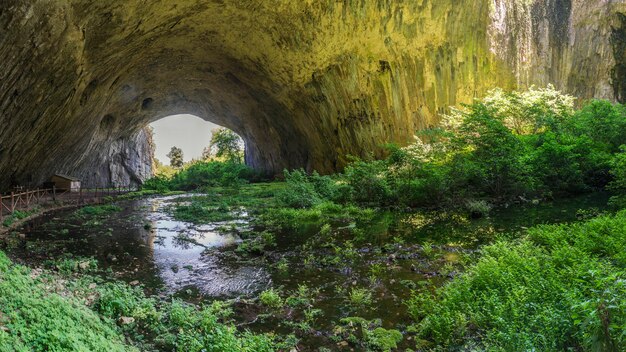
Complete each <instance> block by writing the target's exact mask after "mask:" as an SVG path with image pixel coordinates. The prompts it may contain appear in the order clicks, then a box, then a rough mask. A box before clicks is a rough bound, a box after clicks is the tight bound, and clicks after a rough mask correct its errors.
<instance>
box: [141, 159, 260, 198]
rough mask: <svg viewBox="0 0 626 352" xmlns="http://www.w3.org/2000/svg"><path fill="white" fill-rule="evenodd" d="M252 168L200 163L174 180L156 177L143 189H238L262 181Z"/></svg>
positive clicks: (230, 164)
mask: <svg viewBox="0 0 626 352" xmlns="http://www.w3.org/2000/svg"><path fill="white" fill-rule="evenodd" d="M260 178H261V177H260V175H259V174H258V173H256V172H255V171H254V170H253V169H252V168H250V167H248V166H246V165H244V164H241V163H237V162H219V161H208V162H205V161H199V162H195V163H193V164H191V165H189V166H188V167H186V168H184V169H182V170H180V171H178V172H177V173H176V174H175V175H174V176H173V177H172V178H170V179H168V178H165V177H163V176H156V177H154V178H152V179H149V180H147V181H145V182H144V184H143V188H144V189H148V190H157V191H161V192H167V191H170V190H179V191H191V190H196V189H200V188H203V187H215V186H228V187H236V186H239V185H241V184H244V183H247V182H256V181H258V180H260Z"/></svg>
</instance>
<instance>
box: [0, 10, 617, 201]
mask: <svg viewBox="0 0 626 352" xmlns="http://www.w3.org/2000/svg"><path fill="white" fill-rule="evenodd" d="M565 5H567V6H565ZM624 12H626V6H625V4H624V2H623V1H617V2H606V1H602V0H591V1H589V0H534V1H528V0H478V1H477V0H420V1H391V0H361V1H355V0H340V1H336V0H307V1H293V0H272V1H264V0H246V1H241V0H155V1H138V0H111V1H88V0H57V1H50V0H5V1H2V4H0V170H2V172H0V189H1V188H3V187H6V186H8V184H9V182H11V180H17V181H18V182H19V181H24V180H27V179H30V180H33V182H35V183H36V182H41V181H43V180H44V179H45V178H46V177H47V176H48V175H50V174H51V173H54V172H64V173H70V174H76V175H81V176H82V177H83V178H84V179H85V180H87V181H88V182H93V183H103V182H126V181H129V180H130V181H136V182H138V181H139V180H141V179H142V178H144V177H146V176H147V175H148V174H149V167H148V164H149V160H146V158H145V156H144V155H143V154H142V153H144V151H145V148H146V147H147V145H146V138H145V135H144V134H143V132H142V128H143V127H144V126H145V125H146V124H148V123H149V122H151V121H154V120H156V119H159V118H161V117H164V116H167V115H171V114H177V113H190V114H193V115H196V116H200V117H202V118H205V119H207V120H211V121H213V122H215V123H217V124H220V125H223V126H225V127H228V128H230V129H232V130H234V131H236V132H237V133H239V134H240V135H241V136H242V137H243V138H244V139H245V140H246V144H247V145H248V147H249V150H248V156H247V162H248V163H249V164H250V165H252V166H254V167H256V168H258V169H260V170H264V171H266V172H268V173H276V172H279V171H281V170H282V169H283V168H292V167H305V168H308V169H317V170H319V171H321V172H330V171H333V170H336V169H338V168H341V167H342V166H343V165H344V163H345V159H344V158H345V155H347V154H352V155H363V154H365V153H366V152H369V151H373V152H374V153H377V155H380V144H381V143H384V142H387V141H395V142H398V143H406V142H407V141H409V140H410V139H411V137H412V135H413V133H414V131H415V130H417V129H420V128H424V127H426V126H429V125H432V124H434V123H436V121H437V114H438V113H439V112H441V111H444V110H445V109H446V108H447V107H448V106H450V105H455V104H458V103H460V102H468V101H471V99H472V98H473V97H475V96H477V95H480V94H482V93H484V92H485V91H486V90H487V89H489V88H491V87H494V86H500V87H503V88H515V87H518V86H525V85H529V84H533V83H537V84H547V83H554V84H556V85H557V87H559V88H561V89H564V90H566V91H568V92H571V93H574V94H577V95H579V96H582V97H594V96H595V97H604V98H615V96H616V93H615V92H616V89H614V87H613V85H612V84H611V82H612V80H611V77H612V76H613V75H614V74H613V72H614V70H613V69H614V67H615V66H616V58H618V57H620V58H621V57H623V55H622V53H621V52H618V51H619V50H617V51H616V50H615V47H616V46H615V45H613V44H612V40H611V38H612V37H615V35H612V33H613V32H614V29H615V26H616V24H615V23H616V21H619V19H617V17H618V16H617V14H618V13H624ZM620 60H621V59H620Z"/></svg>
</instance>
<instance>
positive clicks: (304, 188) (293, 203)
mask: <svg viewBox="0 0 626 352" xmlns="http://www.w3.org/2000/svg"><path fill="white" fill-rule="evenodd" d="M284 175H285V182H286V183H287V187H286V188H285V189H284V190H282V191H281V192H280V193H278V195H277V197H278V200H279V201H280V202H281V203H282V204H284V205H285V206H287V207H290V208H299V209H304V208H310V207H312V206H314V205H316V204H318V203H319V202H320V201H321V196H320V195H319V193H318V192H317V191H316V189H315V184H314V183H312V182H310V181H309V178H308V176H307V174H306V172H304V170H302V169H300V170H293V171H291V172H289V171H288V170H285V171H284Z"/></svg>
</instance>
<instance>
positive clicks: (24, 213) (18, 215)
mask: <svg viewBox="0 0 626 352" xmlns="http://www.w3.org/2000/svg"><path fill="white" fill-rule="evenodd" d="M40 210H41V209H40V208H38V207H35V208H33V209H30V210H16V211H14V212H13V213H12V214H11V215H9V216H5V217H4V219H3V220H2V226H4V227H9V226H11V225H13V224H14V223H15V222H16V221H19V220H22V219H26V218H27V217H29V216H31V215H33V214H36V213H38V212H39V211H40Z"/></svg>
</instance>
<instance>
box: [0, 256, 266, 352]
mask: <svg viewBox="0 0 626 352" xmlns="http://www.w3.org/2000/svg"><path fill="white" fill-rule="evenodd" d="M93 265H95V264H94V263H93V261H91V260H85V261H79V260H78V259H64V260H61V261H59V262H58V263H57V264H54V265H53V266H54V267H56V268H58V270H59V271H60V272H61V273H62V274H63V275H64V279H63V280H59V278H55V277H54V276H53V275H51V273H48V272H41V271H39V272H37V273H35V272H31V271H30V270H29V269H27V268H25V267H23V266H20V265H15V264H13V263H11V262H10V261H9V259H7V257H6V256H5V255H4V253H2V252H0V350H2V351H24V350H33V351H137V350H153V349H155V348H156V349H158V350H167V351H249V352H252V351H255V352H256V351H274V350H276V348H277V347H276V345H275V342H274V340H273V338H271V337H269V336H265V335H253V334H251V333H248V332H243V333H239V332H237V331H236V329H235V328H234V327H233V326H232V325H229V324H228V323H227V322H228V321H229V316H230V315H231V314H232V311H231V310H230V309H229V308H228V307H227V306H226V305H224V304H223V303H220V302H216V303H214V304H212V305H210V306H206V307H203V308H197V307H195V306H192V305H188V304H185V303H183V302H180V301H176V300H174V301H171V302H161V301H159V300H157V299H155V298H149V297H146V296H145V295H144V293H143V290H142V289H141V288H139V287H131V286H129V285H127V284H124V283H119V282H118V283H111V282H109V283H100V281H101V280H100V279H98V278H97V277H90V276H81V277H80V279H76V278H74V276H72V274H73V273H76V272H84V271H85V269H87V268H88V267H91V266H93ZM68 280H69V281H68ZM61 285H63V286H61ZM94 288H95V291H96V293H97V295H95V296H94V295H93V292H94ZM94 297H95V298H94ZM124 336H126V338H128V339H129V341H131V342H130V343H128V342H126V339H125V337H124Z"/></svg>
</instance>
